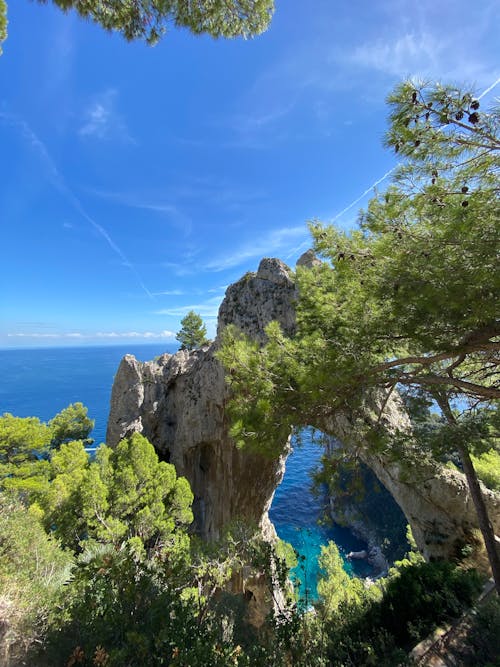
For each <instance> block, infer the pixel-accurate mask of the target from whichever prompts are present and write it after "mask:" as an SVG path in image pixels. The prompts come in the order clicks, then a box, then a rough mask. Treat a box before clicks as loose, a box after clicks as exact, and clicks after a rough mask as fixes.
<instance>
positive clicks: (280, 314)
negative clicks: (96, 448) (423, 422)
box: [107, 256, 500, 558]
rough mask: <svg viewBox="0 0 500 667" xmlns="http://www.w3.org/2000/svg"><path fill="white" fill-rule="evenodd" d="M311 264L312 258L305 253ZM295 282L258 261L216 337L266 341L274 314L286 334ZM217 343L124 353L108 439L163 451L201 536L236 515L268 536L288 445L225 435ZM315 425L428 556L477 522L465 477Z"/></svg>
mask: <svg viewBox="0 0 500 667" xmlns="http://www.w3.org/2000/svg"><path fill="white" fill-rule="evenodd" d="M301 259H302V262H301V264H302V265H303V266H310V265H311V263H313V262H314V258H313V257H310V256H303V258H301ZM295 298H296V288H295V284H294V281H293V275H292V272H291V271H290V269H289V268H288V267H287V266H286V265H285V264H283V262H281V261H280V260H277V259H263V260H262V262H261V263H260V266H259V269H258V271H257V273H256V274H254V273H249V274H247V275H245V276H244V277H243V278H242V279H241V280H239V281H238V282H237V283H235V284H234V285H231V286H230V287H229V288H228V290H227V292H226V296H225V299H224V301H223V303H222V305H221V307H220V310H219V322H218V336H219V334H220V332H221V331H222V329H223V328H224V327H225V326H227V325H228V324H235V325H236V326H237V327H238V328H240V329H241V330H242V331H243V332H245V333H246V334H248V335H249V336H251V337H253V338H254V339H256V340H259V341H264V340H265V333H264V327H265V326H266V325H267V324H268V323H269V322H271V321H272V320H278V321H279V322H280V324H281V326H282V327H283V329H284V331H285V332H287V333H288V334H291V333H293V331H294V327H295V316H294V300H295ZM218 344H219V343H218V338H217V339H216V341H215V342H214V343H213V344H212V345H210V346H207V347H205V348H203V349H201V350H197V351H193V352H187V351H180V352H177V353H176V354H174V355H168V354H165V355H163V356H161V357H159V358H158V359H156V360H155V361H150V362H146V363H141V362H139V361H137V360H136V359H135V358H134V357H133V356H131V355H127V356H126V357H124V359H123V360H122V362H121V364H120V367H119V369H118V372H117V374H116V378H115V382H114V385H113V391H112V397H111V411H110V416H109V421H108V431H107V442H108V444H109V445H111V446H114V445H116V443H117V442H118V441H119V440H120V439H121V438H123V437H124V436H126V435H127V434H128V433H131V432H134V431H138V432H141V433H143V434H144V435H145V436H146V437H147V438H148V439H149V440H150V441H151V442H152V443H153V444H154V446H155V448H156V450H157V451H158V453H159V455H160V457H161V458H163V459H164V460H166V461H169V462H171V463H173V464H174V465H175V466H176V469H177V471H178V473H179V474H180V475H185V476H186V477H187V479H188V480H189V482H190V484H191V487H192V489H193V493H194V495H195V502H194V507H193V510H194V514H195V527H196V529H197V531H198V532H199V534H200V535H201V536H203V537H204V538H205V539H215V538H217V537H218V536H219V535H220V533H221V531H222V529H223V528H224V527H225V526H227V525H228V524H229V523H230V522H232V521H234V520H237V519H238V520H242V521H244V522H246V523H249V524H254V525H256V526H257V525H258V526H260V527H261V528H262V529H263V530H264V532H266V531H267V532H268V534H272V531H273V528H272V526H271V524H270V522H269V519H268V510H269V507H270V505H271V502H272V498H273V495H274V491H275V489H276V487H277V485H278V484H279V483H280V482H281V479H282V477H283V473H284V466H285V460H286V456H287V454H288V449H287V447H286V443H284V454H283V455H282V456H281V458H279V459H278V460H269V459H267V458H264V457H262V456H259V455H256V454H249V453H247V452H243V451H241V450H238V449H237V448H236V447H235V446H234V444H233V442H232V440H231V438H230V436H229V433H228V429H229V424H228V422H227V417H226V414H225V405H226V402H227V400H228V391H227V388H226V386H225V382H224V372H223V369H222V367H221V365H220V364H219V362H218V361H217V359H216V358H215V356H214V354H215V352H216V350H217V348H218ZM380 401H381V397H380V396H374V397H372V399H371V401H368V402H367V410H366V413H367V414H366V419H368V420H370V419H372V418H374V417H373V415H376V414H377V405H378V404H380ZM384 415H385V418H384V425H385V427H386V428H387V429H388V430H389V431H391V429H396V428H399V427H401V425H402V424H403V425H404V424H405V423H407V416H406V414H405V412H404V410H403V408H402V405H401V403H400V402H399V401H398V399H397V397H391V398H390V399H389V400H388V401H387V404H386V408H385V410H384ZM312 425H313V426H317V427H318V428H320V429H321V430H323V431H324V432H325V433H328V434H330V435H332V436H334V437H337V438H338V439H339V440H341V442H342V443H343V444H344V446H355V447H356V448H358V449H359V451H360V455H361V457H362V459H363V461H364V462H365V463H366V464H367V465H368V466H369V467H370V468H371V469H372V470H373V471H374V472H375V474H376V475H377V477H378V478H379V480H380V481H381V482H382V483H383V484H384V485H385V486H386V488H387V489H388V490H389V491H390V493H391V494H392V495H393V497H394V498H395V500H396V502H397V503H398V504H399V505H400V507H401V509H402V510H403V512H404V513H405V515H406V517H407V519H408V521H409V523H410V525H411V526H412V529H413V534H414V536H415V539H416V541H417V544H418V545H419V547H420V548H421V549H422V550H423V552H424V554H425V555H426V556H427V557H429V558H430V557H442V556H448V555H450V554H452V553H453V552H454V550H455V549H456V546H457V544H460V543H461V542H463V541H465V540H466V539H467V537H468V536H469V533H470V531H471V529H473V528H475V527H476V526H477V521H476V519H475V513H474V509H473V506H472V501H471V499H470V495H469V493H468V490H467V485H466V483H465V479H464V477H463V475H461V474H460V473H458V472H454V471H450V470H441V471H437V470H436V469H435V468H434V467H432V466H430V464H425V465H423V464H418V462H415V463H414V464H413V465H414V467H413V470H412V472H411V474H408V469H407V468H406V469H403V468H402V467H401V466H400V465H398V464H397V463H394V461H393V460H392V457H391V456H390V452H384V454H377V455H375V454H372V453H370V452H368V451H367V450H366V449H365V448H364V447H363V443H362V442H358V441H356V439H355V437H354V436H353V433H354V431H355V429H354V428H353V421H352V415H340V416H339V415H337V416H335V419H331V420H330V421H328V420H324V421H323V423H321V424H312ZM486 495H487V498H486V500H487V503H488V505H489V509H490V516H491V518H492V521H493V522H494V523H495V524H496V525H495V528H496V532H497V533H500V511H499V510H500V498H499V496H498V495H495V494H493V493H488V494H486Z"/></svg>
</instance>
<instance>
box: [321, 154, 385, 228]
mask: <svg viewBox="0 0 500 667" xmlns="http://www.w3.org/2000/svg"><path fill="white" fill-rule="evenodd" d="M397 166H398V165H396V166H395V167H393V168H392V169H389V171H386V173H385V174H384V175H383V176H382V177H381V178H379V179H378V180H377V181H375V183H372V184H371V185H370V187H368V188H366V190H365V191H364V192H363V194H361V195H359V197H358V198H357V199H355V200H354V201H352V202H351V203H350V204H349V205H348V206H346V207H345V208H344V209H343V210H342V211H340V213H337V215H335V216H334V217H333V218H332V219H331V220H330V224H331V223H333V222H335V221H336V220H338V219H339V218H340V217H341V216H342V215H344V213H347V211H349V210H350V209H351V208H352V207H353V206H356V204H357V203H358V202H360V201H361V200H362V199H363V198H364V197H366V195H367V194H368V193H369V192H370V191H371V190H373V188H375V187H377V185H378V184H379V183H382V181H385V179H386V178H387V177H388V176H390V175H391V174H392V172H393V171H394V169H396V167H397Z"/></svg>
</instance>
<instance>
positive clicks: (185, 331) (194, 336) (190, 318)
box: [175, 310, 208, 350]
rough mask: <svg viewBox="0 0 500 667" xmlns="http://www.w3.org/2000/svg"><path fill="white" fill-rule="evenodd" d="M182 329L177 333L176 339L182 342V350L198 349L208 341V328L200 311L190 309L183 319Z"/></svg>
mask: <svg viewBox="0 0 500 667" xmlns="http://www.w3.org/2000/svg"><path fill="white" fill-rule="evenodd" d="M181 326H182V328H181V330H180V331H179V332H178V333H177V334H176V336H175V337H176V339H177V340H178V341H179V343H180V344H181V347H180V349H181V350H196V349H197V348H199V347H201V346H202V345H205V343H208V339H207V328H206V326H205V325H204V324H203V320H202V319H201V316H200V315H198V313H195V312H194V310H190V311H189V313H188V314H187V315H186V316H185V317H183V318H182V320H181Z"/></svg>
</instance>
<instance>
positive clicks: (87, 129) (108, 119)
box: [78, 88, 136, 144]
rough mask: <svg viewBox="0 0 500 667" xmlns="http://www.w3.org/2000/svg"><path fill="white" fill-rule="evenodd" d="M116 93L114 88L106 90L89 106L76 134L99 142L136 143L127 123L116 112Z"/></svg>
mask: <svg viewBox="0 0 500 667" xmlns="http://www.w3.org/2000/svg"><path fill="white" fill-rule="evenodd" d="M117 97H118V93H117V91H116V90H115V89H114V88H108V90H106V91H104V92H103V93H101V94H100V95H97V96H96V98H95V99H94V100H93V101H92V102H91V103H90V104H89V106H88V107H87V109H86V111H85V113H84V115H83V120H82V124H81V126H80V129H79V130H78V134H79V135H80V136H81V137H84V138H93V139H99V140H101V141H104V140H105V141H110V140H114V141H121V142H123V143H128V144H131V143H136V142H135V139H134V138H133V137H132V136H131V135H130V132H129V130H128V127H127V123H126V122H125V119H124V118H123V116H122V115H121V114H120V113H119V112H118V111H117V110H116V100H117Z"/></svg>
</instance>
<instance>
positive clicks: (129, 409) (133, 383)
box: [106, 259, 295, 539]
mask: <svg viewBox="0 0 500 667" xmlns="http://www.w3.org/2000/svg"><path fill="white" fill-rule="evenodd" d="M294 298H295V285H294V283H293V279H292V275H291V271H290V269H289V268H288V267H287V266H286V265H285V264H283V262H280V261H279V260H277V259H263V260H262V262H261V263H260V266H259V270H258V271H257V273H256V274H247V275H246V276H245V277H244V278H242V279H241V280H240V281H239V282H237V283H235V284H234V285H231V286H230V287H229V288H228V290H227V293H226V297H225V299H224V302H223V304H222V305H221V308H220V311H219V332H220V331H221V330H222V329H223V328H224V326H226V325H227V324H235V325H236V326H238V327H239V328H240V329H241V330H242V331H244V332H245V333H247V334H248V335H250V336H253V337H255V338H259V339H260V340H263V339H264V332H263V330H264V327H265V326H266V325H267V324H268V323H269V322H271V321H273V320H278V321H279V322H280V323H281V325H282V326H283V328H284V329H285V330H286V331H287V332H289V333H291V332H292V331H293V328H294V315H293V312H294V311H293V300H294ZM217 346H218V342H217V340H216V342H215V343H213V344H212V345H210V346H208V347H204V348H202V349H201V350H196V351H192V352H188V351H185V350H184V351H179V352H177V353H176V354H174V355H168V354H165V355H163V356H161V357H159V358H158V359H156V360H155V361H149V362H146V363H141V362H139V361H137V360H136V359H135V357H133V356H131V355H127V356H125V357H124V358H123V359H122V361H121V363H120V366H119V368H118V372H117V374H116V377H115V382H114V384H113V390H112V395H111V410H110V415H109V420H108V430H107V438H106V439H107V442H108V443H109V444H110V445H111V446H114V445H116V443H117V442H118V441H119V440H120V439H121V438H123V437H124V436H126V435H127V434H128V433H130V432H134V431H139V432H141V433H143V434H144V435H145V436H146V437H147V438H148V439H149V440H150V441H151V442H152V443H153V444H154V446H155V448H156V450H157V452H158V453H159V455H160V457H161V458H162V459H163V460H165V461H169V462H171V463H173V464H174V465H175V467H176V469H177V472H178V474H180V475H184V476H185V477H187V479H188V480H189V483H190V484H191V488H192V490H193V493H194V496H195V500H194V505H193V511H194V515H195V528H196V530H197V531H198V532H199V534H200V535H201V536H203V537H204V538H205V539H215V538H217V537H219V535H220V533H221V530H222V529H223V528H224V527H225V526H228V525H229V524H230V523H231V522H232V521H235V520H241V521H244V522H245V523H247V524H250V525H255V526H260V527H261V528H262V527H263V526H264V524H266V526H267V530H269V525H268V523H269V520H268V516H267V512H268V510H269V507H270V506H271V502H272V498H273V495H274V491H275V489H276V487H277V486H278V484H279V483H280V482H281V479H282V477H283V473H284V464H285V459H286V455H287V450H286V447H285V450H284V454H283V456H281V457H280V458H279V459H277V460H269V459H266V458H264V457H263V456H260V455H258V454H251V453H247V452H243V451H241V450H239V449H237V448H236V447H235V446H234V444H233V442H232V440H231V438H230V436H229V433H228V423H227V418H226V415H225V404H226V401H227V399H228V390H227V387H226V385H225V381H224V371H223V368H222V367H221V365H220V363H219V362H218V361H217V359H216V358H215V356H214V355H215V351H216V350H217Z"/></svg>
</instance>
